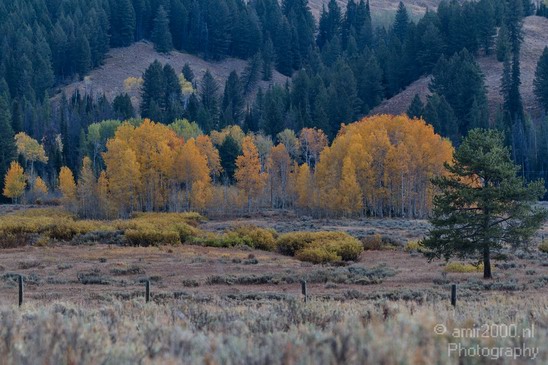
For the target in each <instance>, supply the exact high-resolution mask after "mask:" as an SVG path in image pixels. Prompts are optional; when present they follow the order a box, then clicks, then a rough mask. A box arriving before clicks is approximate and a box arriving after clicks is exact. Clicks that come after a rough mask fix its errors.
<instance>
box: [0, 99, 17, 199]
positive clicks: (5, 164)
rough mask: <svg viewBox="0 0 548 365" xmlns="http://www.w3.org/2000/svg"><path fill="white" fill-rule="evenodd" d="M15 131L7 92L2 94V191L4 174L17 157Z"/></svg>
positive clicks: (0, 131) (0, 106)
mask: <svg viewBox="0 0 548 365" xmlns="http://www.w3.org/2000/svg"><path fill="white" fill-rule="evenodd" d="M13 136H14V132H13V129H12V127H11V113H10V108H9V103H8V97H7V94H5V93H3V94H0V191H2V190H3V188H4V175H5V174H6V171H8V169H9V167H10V163H11V161H13V160H14V159H15V158H16V157H17V154H16V149H15V143H14V139H13Z"/></svg>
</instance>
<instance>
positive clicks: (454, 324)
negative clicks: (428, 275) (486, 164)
mask: <svg viewBox="0 0 548 365" xmlns="http://www.w3.org/2000/svg"><path fill="white" fill-rule="evenodd" d="M547 313H548V312H547V311H546V303H545V302H543V301H539V300H531V301H523V300H519V299H515V298H514V299H512V298H507V297H496V298H491V299H488V300H484V301H478V302H471V303H467V305H466V306H461V307H459V310H458V312H455V310H454V308H452V307H451V306H449V304H448V303H447V302H446V301H444V302H439V301H438V302H436V303H433V302H427V303H423V304H420V303H418V302H413V301H411V302H401V301H394V302H391V301H387V300H371V301H355V300H352V301H345V302H332V301H316V300H312V301H309V302H308V303H306V304H305V303H302V302H300V301H296V300H292V299H288V300H274V299H270V300H260V301H249V300H242V301H239V300H224V299H219V298H213V299H212V300H210V301H207V302H204V301H200V300H189V299H186V298H185V299H184V300H170V301H169V302H165V303H162V304H155V303H148V304H144V302H143V299H142V298H139V299H132V300H129V301H124V302H119V301H111V302H110V303H107V304H103V305H100V306H96V307H95V306H94V305H93V304H70V303H65V302H54V303H51V304H46V305H43V304H40V305H32V304H25V305H24V306H23V307H22V308H21V309H17V308H13V307H12V308H8V307H2V308H0V337H1V338H2V339H3V340H2V341H0V358H1V359H2V363H5V364H8V365H9V364H84V363H86V364H137V363H144V364H180V363H184V364H239V363H247V364H273V365H277V364H460V363H472V362H469V361H467V360H466V359H464V358H459V356H458V355H457V354H453V356H451V357H449V356H448V345H449V343H452V342H455V338H454V337H452V336H451V335H450V333H451V332H452V331H453V330H454V329H459V328H472V327H473V325H474V324H483V323H496V324H506V325H509V324H514V325H515V326H516V328H517V330H518V332H519V333H522V332H521V331H522V330H523V329H530V328H531V327H532V325H533V324H534V328H535V332H534V336H533V337H531V338H528V339H527V342H526V346H527V347H530V348H539V349H540V352H539V354H538V356H537V358H536V359H535V360H534V361H535V363H538V364H541V363H546V361H547V360H548V358H547V356H548V353H547V352H546V351H545V350H544V349H545V345H546V343H547V341H548V315H547ZM437 324H443V325H444V326H446V328H447V333H445V334H442V335H437V334H436V333H435V332H434V328H435V326H436V325H437ZM522 341H523V339H522V338H520V337H510V336H508V337H505V338H502V337H501V336H499V337H489V338H459V339H458V343H459V344H461V346H463V347H466V348H468V347H475V346H480V347H489V348H495V347H512V348H520V347H522V346H523V342H522ZM463 360H464V362H462V361H463ZM473 363H474V364H487V363H493V359H491V358H488V357H475V358H474V359H473ZM496 363H497V364H522V363H523V364H525V363H531V362H530V360H528V359H527V358H525V357H517V358H516V359H513V358H512V357H504V356H501V357H500V358H499V359H498V360H497V361H496Z"/></svg>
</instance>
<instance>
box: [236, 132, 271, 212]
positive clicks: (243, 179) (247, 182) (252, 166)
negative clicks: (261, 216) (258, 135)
mask: <svg viewBox="0 0 548 365" xmlns="http://www.w3.org/2000/svg"><path fill="white" fill-rule="evenodd" d="M242 152H243V154H242V155H241V156H238V158H237V159H236V172H235V173H234V177H235V178H236V182H237V186H238V188H239V189H240V190H241V191H242V192H243V193H244V194H245V196H246V197H247V209H248V211H249V212H251V205H252V204H251V203H252V200H253V198H256V197H257V196H259V194H261V193H262V191H263V189H264V186H265V184H266V176H265V174H264V173H262V172H261V161H260V159H259V152H258V151H257V147H256V146H255V144H254V143H253V139H252V138H251V137H245V138H244V139H243V142H242Z"/></svg>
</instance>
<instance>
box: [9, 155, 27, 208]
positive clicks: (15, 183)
mask: <svg viewBox="0 0 548 365" xmlns="http://www.w3.org/2000/svg"><path fill="white" fill-rule="evenodd" d="M26 186H27V181H26V178H25V172H24V171H23V168H22V167H21V165H19V163H18V162H16V161H13V162H12V163H11V165H10V168H9V170H8V172H7V173H6V177H5V179H4V191H3V194H4V196H5V197H6V198H10V199H12V200H13V201H14V202H15V203H17V202H18V200H19V198H21V196H22V195H23V193H24V192H25V188H26Z"/></svg>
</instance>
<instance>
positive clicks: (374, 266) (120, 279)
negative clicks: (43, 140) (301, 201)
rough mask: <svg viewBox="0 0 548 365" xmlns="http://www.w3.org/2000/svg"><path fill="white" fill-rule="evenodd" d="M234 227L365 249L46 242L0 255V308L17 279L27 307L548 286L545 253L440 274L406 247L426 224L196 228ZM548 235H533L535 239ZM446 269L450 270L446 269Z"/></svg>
mask: <svg viewBox="0 0 548 365" xmlns="http://www.w3.org/2000/svg"><path fill="white" fill-rule="evenodd" d="M242 223H246V224H248V225H249V224H253V225H254V226H258V227H263V228H273V229H275V230H276V231H277V232H279V233H284V232H291V231H344V232H347V233H349V234H351V235H352V236H354V237H357V238H359V239H361V240H362V242H364V243H367V242H371V241H374V239H375V238H380V239H382V242H381V241H380V240H379V242H380V243H379V245H378V246H375V247H369V246H367V245H366V246H367V247H368V250H366V251H364V252H362V253H361V255H360V256H359V258H358V260H357V261H356V262H348V263H345V264H342V263H339V264H332V265H314V264H312V263H310V262H302V261H299V260H297V259H296V258H294V257H289V256H283V255H281V254H278V253H275V252H268V251H262V250H256V249H252V248H250V247H248V246H238V247H234V248H223V247H204V246H199V245H188V244H183V245H175V246H174V245H159V246H151V247H127V246H118V245H114V244H105V243H103V242H100V241H99V242H98V243H95V244H80V245H75V244H74V242H72V243H62V242H50V243H48V244H47V245H45V246H43V247H41V246H37V245H34V246H32V247H29V246H24V247H16V248H8V249H3V250H2V251H1V255H0V305H10V304H13V303H15V302H16V301H17V286H16V280H17V275H19V274H22V275H24V277H25V280H26V294H25V295H26V300H27V301H29V302H31V303H40V302H49V301H51V300H70V301H76V302H79V301H85V302H90V301H96V302H99V303H100V302H102V301H104V300H105V299H109V300H110V299H113V298H114V299H131V298H136V297H142V296H143V291H144V281H145V280H147V279H149V280H151V282H152V288H153V297H154V298H155V300H157V301H159V302H161V301H163V300H166V299H170V298H178V297H189V298H195V297H215V296H218V297H221V298H236V299H243V298H256V299H261V298H278V299H283V298H297V297H299V295H300V281H301V280H303V279H304V280H307V282H308V283H309V284H308V285H309V293H310V295H311V296H312V297H316V298H318V299H335V300H348V299H372V298H388V299H408V300H418V301H425V300H432V299H436V300H442V299H443V300H445V299H447V298H448V295H449V288H450V284H451V283H458V284H459V292H460V295H461V296H462V297H463V300H477V298H479V297H482V296H484V295H488V296H490V295H499V294H501V293H504V294H505V295H508V296H511V297H516V298H525V297H542V296H543V295H545V292H546V288H547V287H548V265H547V260H546V259H547V258H548V254H546V253H542V252H540V251H538V250H537V249H536V248H533V249H532V251H531V252H525V251H517V252H512V251H508V252H507V253H506V254H505V257H504V258H502V257H501V258H499V259H498V260H495V261H494V265H495V267H494V273H495V279H494V280H493V281H489V282H484V281H483V280H482V279H481V273H480V272H471V273H455V272H447V271H448V268H447V267H446V263H445V262H444V261H433V262H430V263H429V262H428V261H427V260H426V259H425V257H424V256H423V255H422V254H421V253H419V252H416V251H414V250H410V249H406V247H405V246H406V245H407V244H408V242H414V241H416V240H418V239H420V238H421V237H422V236H423V235H424V234H425V233H426V231H427V229H428V224H427V222H426V221H419V220H416V221H413V220H403V219H382V220H381V219H364V220H315V219H310V218H305V219H301V220H295V219H294V218H292V217H285V218H284V217H283V216H276V217H253V218H249V219H237V220H213V221H209V222H205V223H202V224H201V225H200V228H201V229H202V230H204V231H206V232H222V231H225V230H227V229H229V228H230V227H234V226H240V225H241V224H242ZM545 231H546V228H545V230H543V231H542V232H541V233H539V238H540V236H541V235H543V234H544V233H545ZM449 271H451V270H449Z"/></svg>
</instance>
